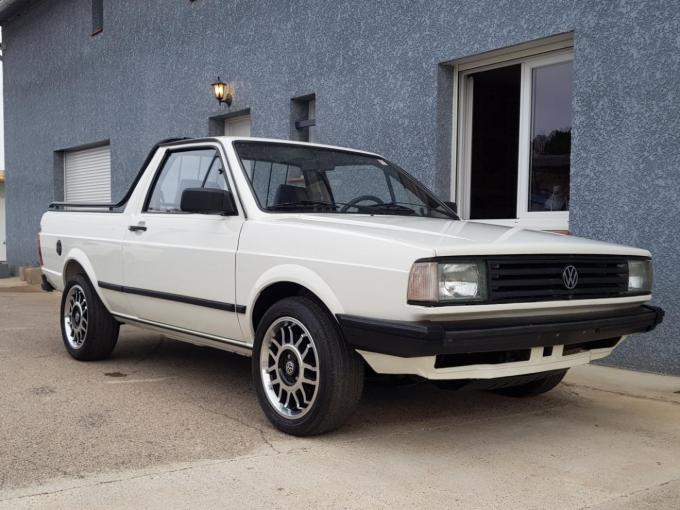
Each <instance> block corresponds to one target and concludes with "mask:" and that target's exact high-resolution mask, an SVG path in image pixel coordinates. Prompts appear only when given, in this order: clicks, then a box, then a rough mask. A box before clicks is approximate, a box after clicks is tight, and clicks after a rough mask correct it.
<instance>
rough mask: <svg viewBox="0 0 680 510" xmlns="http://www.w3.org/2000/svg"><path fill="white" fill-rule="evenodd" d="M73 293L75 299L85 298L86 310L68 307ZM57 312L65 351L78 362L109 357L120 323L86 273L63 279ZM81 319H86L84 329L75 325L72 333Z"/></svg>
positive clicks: (116, 338)
mask: <svg viewBox="0 0 680 510" xmlns="http://www.w3.org/2000/svg"><path fill="white" fill-rule="evenodd" d="M72 291H73V293H72ZM80 292H82V296H80ZM74 295H77V299H79V300H81V299H82V300H84V303H85V312H83V306H82V304H81V307H80V308H79V309H78V310H74V309H73V308H72V307H71V305H70V300H71V298H72V296H74ZM67 308H68V309H67ZM60 311H61V314H60V316H59V319H60V320H59V322H60V324H61V338H62V340H63V341H64V346H65V347H66V351H67V352H68V353H69V354H70V355H71V356H72V357H74V358H75V359H77V360H79V361H95V360H102V359H106V358H108V357H109V356H111V352H112V351H113V349H114V347H115V346H116V342H117V341H118V331H119V329H120V324H119V323H118V321H116V320H115V319H114V318H113V316H112V315H111V314H110V313H109V311H108V310H107V309H106V307H105V306H104V303H102V301H101V299H99V296H98V295H97V293H96V292H95V290H94V289H93V288H92V284H91V283H90V282H89V280H88V279H87V277H86V276H85V275H82V274H76V275H74V276H73V277H72V278H71V279H70V280H69V281H68V282H66V287H65V288H64V292H63V293H62V296H61V308H60ZM69 311H72V312H74V313H72V314H69V320H68V324H69V326H67V319H66V316H67V314H68V313H69ZM83 318H85V320H86V323H85V328H84V330H83V329H82V328H78V333H77V336H74V333H73V331H75V330H76V327H75V325H76V319H77V321H78V322H77V324H78V325H80V324H82V322H81V321H82V320H83ZM67 328H68V329H70V330H71V333H69V331H67Z"/></svg>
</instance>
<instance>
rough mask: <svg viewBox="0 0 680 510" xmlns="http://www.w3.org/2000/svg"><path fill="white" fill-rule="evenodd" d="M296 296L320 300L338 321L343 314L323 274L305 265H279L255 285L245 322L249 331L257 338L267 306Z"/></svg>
mask: <svg viewBox="0 0 680 510" xmlns="http://www.w3.org/2000/svg"><path fill="white" fill-rule="evenodd" d="M293 296H306V297H308V298H310V299H312V300H314V301H316V302H317V303H318V304H319V305H321V306H322V307H323V308H324V309H325V310H327V311H328V313H329V314H330V315H331V317H333V319H334V320H335V315H336V314H338V313H343V307H342V305H341V304H340V301H339V300H338V298H337V296H336V295H335V293H334V292H333V291H332V290H331V288H330V287H329V286H328V284H327V283H326V282H325V281H324V280H323V279H322V278H321V276H319V275H318V274H316V273H314V272H313V271H311V270H310V269H308V268H305V267H302V266H293V265H286V266H279V267H277V268H274V269H272V270H270V271H267V272H266V273H265V274H263V275H262V276H261V277H260V279H259V280H258V282H257V283H256V285H255V286H254V287H253V291H252V294H251V299H250V300H249V303H250V305H249V306H248V311H247V314H246V318H247V321H246V324H244V325H243V326H244V329H245V328H247V330H248V331H247V332H246V333H248V335H249V336H250V337H251V338H253V339H254V338H255V330H256V329H257V324H258V323H259V321H260V319H261V318H262V316H263V315H264V313H265V312H266V311H267V309H268V308H269V307H270V306H271V305H272V304H274V303H275V302H276V301H279V300H281V299H284V298H287V297H293Z"/></svg>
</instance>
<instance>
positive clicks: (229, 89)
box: [212, 76, 234, 106]
mask: <svg viewBox="0 0 680 510" xmlns="http://www.w3.org/2000/svg"><path fill="white" fill-rule="evenodd" d="M212 88H213V94H215V99H217V102H218V103H220V104H222V103H226V105H227V106H231V102H232V101H233V100H234V87H233V86H232V85H231V84H229V83H224V82H223V81H222V80H220V77H219V76H218V77H217V81H216V82H215V83H213V84H212Z"/></svg>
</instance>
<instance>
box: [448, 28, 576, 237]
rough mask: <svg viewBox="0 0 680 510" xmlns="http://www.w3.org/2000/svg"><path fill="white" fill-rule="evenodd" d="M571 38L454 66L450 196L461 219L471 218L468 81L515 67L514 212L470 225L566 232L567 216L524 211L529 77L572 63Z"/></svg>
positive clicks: (528, 151)
mask: <svg viewBox="0 0 680 510" xmlns="http://www.w3.org/2000/svg"><path fill="white" fill-rule="evenodd" d="M573 58H574V49H573V39H572V37H571V34H565V35H562V36H558V37H555V38H552V39H550V40H548V41H542V42H538V43H529V44H526V45H521V46H518V47H517V48H515V49H514V50H512V49H510V50H508V49H505V50H500V51H497V52H492V53H489V54H487V55H485V56H483V57H478V58H476V59H475V58H473V59H464V60H460V61H458V62H457V63H455V64H454V86H453V119H454V125H453V143H452V168H454V169H455V175H454V176H453V178H452V179H451V196H452V197H455V200H456V204H457V206H458V212H459V214H460V215H461V217H462V218H463V219H469V218H470V181H471V146H472V96H473V94H474V90H473V80H471V79H469V76H470V75H471V74H473V73H478V72H480V71H488V70H490V69H496V68H499V67H506V66H510V65H515V64H520V65H521V66H522V67H521V83H520V114H519V117H520V125H519V151H518V157H517V165H518V172H517V190H516V192H517V211H516V216H517V217H516V218H513V219H497V220H494V219H488V220H487V219H484V220H475V221H483V222H485V223H493V224H496V225H505V226H513V227H524V228H532V229H537V230H569V211H529V210H528V202H529V172H530V170H529V165H530V160H531V140H530V137H531V122H532V112H531V107H532V72H533V70H534V69H535V68H537V67H541V66H545V65H551V64H557V63H561V62H568V61H573Z"/></svg>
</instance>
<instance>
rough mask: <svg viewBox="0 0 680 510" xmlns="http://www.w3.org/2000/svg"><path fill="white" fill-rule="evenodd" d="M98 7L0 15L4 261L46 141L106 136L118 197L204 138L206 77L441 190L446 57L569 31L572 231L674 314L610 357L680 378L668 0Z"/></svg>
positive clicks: (258, 122)
mask: <svg viewBox="0 0 680 510" xmlns="http://www.w3.org/2000/svg"><path fill="white" fill-rule="evenodd" d="M104 3H105V21H104V32H103V33H102V34H100V35H98V36H95V37H92V36H90V29H91V26H90V1H89V0H62V1H50V2H40V3H38V4H37V5H35V6H34V7H33V8H32V9H31V10H30V11H29V12H27V13H26V14H24V15H22V16H20V17H18V18H14V19H11V20H9V21H8V22H7V23H5V25H4V26H3V39H4V42H5V45H6V50H5V51H4V66H5V71H6V72H5V75H4V85H5V122H6V129H5V133H6V135H5V136H6V140H5V143H6V166H7V170H8V178H7V189H8V196H7V209H8V210H7V220H8V228H7V230H8V232H7V234H8V257H9V261H10V263H11V264H14V265H19V264H25V263H31V262H35V260H36V254H35V232H36V230H37V227H38V221H39V218H40V215H41V213H42V212H43V210H44V209H45V207H46V205H47V204H48V202H49V201H50V200H52V199H53V198H55V197H59V190H56V191H55V185H54V183H55V162H54V158H55V156H54V151H55V150H58V149H63V148H69V147H75V146H79V145H82V144H87V143H93V142H97V141H101V140H110V141H111V145H112V163H113V169H114V170H113V195H114V198H117V197H120V196H122V194H123V193H124V191H125V190H126V189H127V187H128V183H129V182H130V181H131V180H132V178H133V176H134V175H135V173H136V172H137V168H138V165H139V164H140V163H141V161H142V160H143V158H144V156H145V154H146V152H147V150H148V148H149V147H150V146H151V145H152V144H153V143H154V142H156V141H157V140H159V139H161V138H165V137H168V136H202V135H206V134H207V133H208V118H209V117H210V116H211V115H213V114H214V113H216V102H215V101H214V99H213V98H212V96H211V93H210V89H209V84H210V83H211V82H212V81H213V79H214V78H215V76H216V75H217V74H219V75H221V76H222V77H223V78H227V79H228V80H230V81H234V82H236V86H237V90H236V99H235V103H234V105H233V106H232V110H239V109H243V108H250V110H251V116H252V120H253V128H252V129H253V134H254V135H258V136H273V137H281V138H285V137H288V134H289V121H290V118H289V116H290V99H291V98H292V97H296V96H301V95H304V94H309V93H315V94H316V98H317V113H316V117H317V124H318V127H317V134H318V140H319V141H320V142H328V143H333V144H338V145H347V146H353V147H357V148H365V149H368V150H372V151H377V152H380V153H383V154H384V155H385V156H387V157H388V158H390V159H392V160H394V161H396V162H398V163H399V164H401V165H402V166H404V167H405V168H407V169H409V170H410V171H411V172H412V173H414V174H416V175H417V176H419V177H420V178H421V179H422V180H423V181H424V182H425V183H426V184H428V185H430V186H431V187H433V188H434V189H435V190H436V191H437V192H438V193H440V194H441V195H442V196H447V195H448V189H449V182H450V176H449V167H448V165H449V161H447V154H450V152H449V151H450V125H451V115H450V110H449V109H448V108H447V107H446V106H447V105H448V104H449V102H450V101H447V97H448V96H447V94H448V93H449V92H450V90H449V87H450V83H449V82H447V79H446V76H445V74H446V71H445V70H444V71H443V70H442V69H443V68H442V67H441V65H440V64H442V63H443V62H448V61H451V60H454V59H458V58H461V57H465V56H469V55H475V54H479V53H481V52H484V51H488V50H494V49H498V48H502V47H506V46H510V45H514V44H518V43H523V42H527V41H531V40H535V39H539V38H542V37H547V36H551V35H555V34H559V33H564V32H572V31H573V33H574V41H575V61H574V66H575V84H574V85H575V98H574V128H573V148H572V184H571V186H572V193H571V194H572V204H571V207H572V210H571V218H572V221H571V227H572V230H573V231H574V232H575V233H576V234H578V235H584V236H588V237H594V238H598V239H604V240H608V241H615V242H622V243H630V244H635V245H639V246H642V247H645V248H648V249H650V250H652V251H653V252H654V255H655V259H656V274H657V283H656V294H655V301H656V302H657V303H658V304H661V305H662V306H664V307H665V308H666V309H667V311H668V312H669V313H668V317H667V320H666V323H665V324H664V325H663V326H662V327H661V328H660V329H659V330H657V331H656V332H654V333H653V334H651V335H643V336H639V337H636V338H634V339H631V340H630V341H629V342H628V343H627V344H625V345H624V346H623V347H621V348H620V349H619V350H618V351H617V353H616V354H615V356H613V357H612V358H610V359H609V361H610V362H613V363H616V364H619V365H624V366H632V367H636V368H640V369H644V370H651V371H661V372H668V373H676V374H680V338H678V335H676V334H675V324H677V322H678V320H679V319H680V299H679V298H678V297H677V295H676V292H675V289H676V288H677V287H680V272H679V271H678V270H677V268H678V267H680V256H679V255H678V238H679V234H680V227H679V226H678V222H677V221H676V213H675V210H676V208H677V206H676V202H677V197H678V196H680V193H679V192H680V173H679V171H680V170H679V167H680V97H679V95H680V37H679V36H678V33H680V8H679V7H678V4H677V2H674V1H666V2H664V1H637V2H623V1H621V2H617V1H599V2H595V1H574V0H570V1H546V0H508V1H499V0H489V1H482V0H469V1H453V0H449V1H443V0H427V1H426V0H420V1H418V0H404V1H401V0H389V1H359V0H358V1H331V0H328V1H320V0H318V1H311V0H310V1H302V0H300V1H285V0H277V1H274V0H271V1H254V0H252V1H245V0H242V1H235V0H234V1H218V0H198V1H196V2H189V1H178V0H146V1H144V2H140V1H117V2H104ZM56 181H57V183H58V179H56ZM57 187H59V186H58V185H57Z"/></svg>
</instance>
